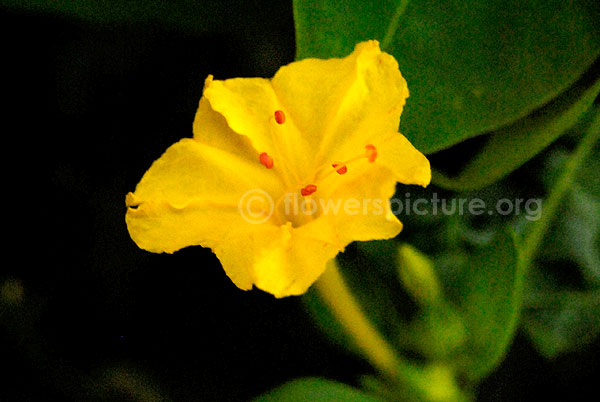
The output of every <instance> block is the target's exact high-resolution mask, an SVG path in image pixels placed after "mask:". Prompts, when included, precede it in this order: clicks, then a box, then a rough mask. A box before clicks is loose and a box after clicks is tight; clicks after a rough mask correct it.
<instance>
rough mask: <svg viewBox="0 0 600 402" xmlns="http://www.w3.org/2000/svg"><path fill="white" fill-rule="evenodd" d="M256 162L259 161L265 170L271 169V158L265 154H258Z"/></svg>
mask: <svg viewBox="0 0 600 402" xmlns="http://www.w3.org/2000/svg"><path fill="white" fill-rule="evenodd" d="M258 160H260V163H261V164H262V165H263V166H264V167H266V168H267V169H271V168H272V167H273V158H271V157H270V156H269V155H268V154H267V153H266V152H263V153H262V154H260V156H259V157H258Z"/></svg>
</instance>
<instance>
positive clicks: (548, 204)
mask: <svg viewBox="0 0 600 402" xmlns="http://www.w3.org/2000/svg"><path fill="white" fill-rule="evenodd" d="M599 138H600V113H597V114H596V116H594V118H593V120H592V123H591V124H590V126H589V127H588V130H587V132H586V133H585V135H584V137H583V138H582V140H581V142H580V143H579V144H578V145H577V148H576V149H575V151H574V152H573V155H572V156H571V158H570V159H569V160H568V161H567V163H566V164H565V167H564V169H563V172H562V174H561V175H560V176H559V178H558V180H557V181H556V183H555V184H554V186H553V187H552V189H551V190H550V194H549V196H548V198H547V199H546V201H545V202H544V204H543V210H542V217H541V218H540V219H539V220H538V221H537V222H536V223H535V224H534V225H533V226H532V227H531V230H530V232H529V233H528V234H527V236H526V237H525V239H524V240H523V244H522V246H521V259H520V260H521V264H524V266H525V267H528V266H529V265H530V264H531V263H532V261H533V259H534V257H535V254H536V252H537V249H538V247H539V246H540V244H541V243H542V240H543V239H544V235H545V234H546V231H547V230H548V227H549V226H550V223H551V222H552V219H553V217H554V214H555V213H556V212H557V210H558V208H559V206H560V202H561V200H562V199H563V197H564V196H565V194H566V193H567V191H568V190H569V189H570V188H571V185H572V183H573V181H574V180H575V175H576V174H577V170H578V169H579V167H580V166H581V164H582V163H583V162H584V161H585V159H586V158H587V156H588V155H589V153H590V152H591V151H592V149H593V148H594V143H595V142H596V141H597V140H598V139H599Z"/></svg>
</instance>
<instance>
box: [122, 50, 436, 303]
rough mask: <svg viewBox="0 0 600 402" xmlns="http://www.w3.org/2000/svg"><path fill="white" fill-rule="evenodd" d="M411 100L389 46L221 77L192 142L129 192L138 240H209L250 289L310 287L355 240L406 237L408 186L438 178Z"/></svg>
mask: <svg viewBox="0 0 600 402" xmlns="http://www.w3.org/2000/svg"><path fill="white" fill-rule="evenodd" d="M407 97H408V89H407V86H406V81H405V80H404V78H403V77H402V75H401V74H400V71H399V69H398V63H397V62H396V60H395V59H394V58H393V57H392V56H391V55H389V54H386V53H383V52H381V51H380V49H379V44H378V43H377V42H376V41H368V42H363V43H359V44H358V45H357V46H356V48H355V50H354V52H353V53H352V54H350V55H349V56H347V57H345V58H340V59H328V60H320V59H305V60H302V61H297V62H293V63H291V64H289V65H287V66H284V67H282V68H281V69H279V71H278V72H277V74H275V77H273V78H272V79H270V80H269V79H263V78H234V79H229V80H225V81H217V80H213V78H212V76H209V77H208V78H207V79H206V83H205V87H204V93H203V96H202V98H201V99H200V104H199V107H198V111H197V114H196V118H195V120H194V125H193V134H194V135H193V138H184V139H182V140H181V141H179V142H177V143H176V144H174V145H172V146H171V147H170V148H168V149H167V151H166V152H165V153H164V154H163V155H162V156H161V157H160V158H159V159H158V160H156V161H155V162H154V163H153V164H152V166H151V167H150V169H149V170H148V171H147V172H146V174H145V175H144V177H143V178H142V180H141V181H140V183H139V184H138V185H137V187H136V189H135V192H134V193H129V194H127V197H126V204H127V207H128V209H127V214H126V222H127V227H128V229H129V233H130V235H131V238H132V239H133V240H134V241H135V242H136V244H137V245H138V246H139V247H140V248H142V249H145V250H148V251H152V252H166V253H172V252H174V251H176V250H179V249H181V248H183V247H187V246H193V245H201V246H203V247H210V248H211V249H212V251H213V252H214V253H215V254H216V255H217V257H218V258H219V260H220V261H221V263H222V265H223V268H224V269H225V272H226V273H227V275H228V276H229V277H230V278H231V280H232V281H233V282H234V283H235V284H236V285H237V286H238V287H239V288H241V289H250V288H252V286H253V285H254V286H256V287H258V288H260V289H262V290H264V291H267V292H269V293H272V294H273V295H275V296H276V297H283V296H288V295H297V294H302V293H304V292H305V291H306V290H307V289H308V287H309V286H310V285H311V284H312V283H314V282H315V281H316V280H317V278H318V277H319V276H320V275H321V274H322V273H323V271H324V270H325V266H326V263H327V262H328V261H329V260H331V259H332V258H334V257H335V256H336V255H337V253H339V252H340V251H343V250H344V248H345V246H347V245H348V244H349V243H350V242H352V241H355V240H375V239H387V238H391V237H394V236H396V235H397V234H398V233H399V232H400V230H401V229H402V224H401V223H400V221H399V220H398V219H397V218H396V217H395V216H394V214H393V213H392V212H391V211H390V206H389V199H390V197H392V196H393V194H394V191H395V185H396V182H401V183H405V184H418V185H422V186H426V185H428V184H429V181H430V179H431V170H430V166H429V162H428V160H427V158H425V156H424V155H423V154H421V153H420V152H419V151H418V150H416V149H415V148H414V147H413V146H412V145H411V144H410V142H409V141H408V140H407V139H406V138H405V137H404V136H403V135H402V134H400V133H398V126H399V123H400V114H401V113H402V108H403V106H404V104H405V102H406V98H407Z"/></svg>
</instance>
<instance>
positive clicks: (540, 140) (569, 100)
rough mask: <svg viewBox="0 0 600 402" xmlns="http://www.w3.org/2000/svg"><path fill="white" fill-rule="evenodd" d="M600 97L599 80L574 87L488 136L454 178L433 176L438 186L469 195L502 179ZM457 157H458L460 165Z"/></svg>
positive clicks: (538, 150) (562, 131) (571, 125)
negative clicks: (532, 112)
mask: <svg viewBox="0 0 600 402" xmlns="http://www.w3.org/2000/svg"><path fill="white" fill-rule="evenodd" d="M599 93H600V80H598V81H596V82H595V83H593V84H591V85H589V84H588V86H587V87H586V86H583V87H582V86H579V85H578V86H575V87H573V88H571V89H570V90H568V91H567V92H566V93H564V94H563V95H562V96H560V97H559V98H558V99H555V100H554V101H553V102H551V103H550V104H549V105H547V106H546V107H544V108H542V109H541V110H539V111H537V112H536V113H534V114H533V115H531V116H527V117H525V118H523V119H521V120H518V121H517V122H515V123H513V124H511V125H509V126H507V127H504V128H501V129H499V130H497V131H495V132H494V133H492V134H490V135H489V139H488V141H487V143H486V144H485V145H484V146H483V148H482V149H481V150H480V151H479V152H478V154H477V155H476V156H475V157H473V158H472V159H471V160H470V161H469V162H468V163H467V164H466V166H465V167H464V168H463V170H462V171H461V172H460V173H459V174H458V175H456V176H454V177H448V176H445V175H444V174H443V173H441V172H439V171H435V170H434V172H433V183H434V184H436V185H437V186H440V187H443V188H446V189H451V190H456V191H470V190H476V189H479V188H482V187H485V186H487V185H489V184H492V183H494V182H495V181H497V180H499V179H501V178H503V177H504V176H506V175H507V174H509V173H510V172H512V171H513V170H515V169H517V168H518V167H519V166H521V165H522V164H524V163H525V162H527V161H528V160H529V159H531V158H532V157H534V156H535V155H536V154H538V153H539V152H540V151H542V150H543V149H544V148H546V147H547V146H548V145H550V144H551V143H552V142H553V141H555V140H556V139H557V138H559V137H560V136H561V135H562V134H564V133H565V132H566V131H567V130H568V129H570V128H571V127H573V126H574V125H575V124H576V123H577V121H578V120H579V119H580V117H581V116H582V115H583V114H584V113H585V112H586V111H587V110H588V109H590V107H591V106H592V104H593V102H594V99H595V98H596V97H597V96H598V94H599ZM459 158H460V156H457V161H459Z"/></svg>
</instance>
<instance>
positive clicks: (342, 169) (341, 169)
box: [331, 162, 348, 174]
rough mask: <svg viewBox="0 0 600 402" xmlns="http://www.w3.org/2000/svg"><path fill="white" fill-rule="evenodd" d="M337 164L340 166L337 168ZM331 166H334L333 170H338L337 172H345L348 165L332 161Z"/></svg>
mask: <svg viewBox="0 0 600 402" xmlns="http://www.w3.org/2000/svg"><path fill="white" fill-rule="evenodd" d="M338 166H340V167H339V168H338ZM331 167H332V168H334V169H335V171H336V172H338V174H346V172H347V171H348V166H346V165H345V164H342V163H341V162H336V163H333V164H332V165H331ZM336 168H337V169H336Z"/></svg>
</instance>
